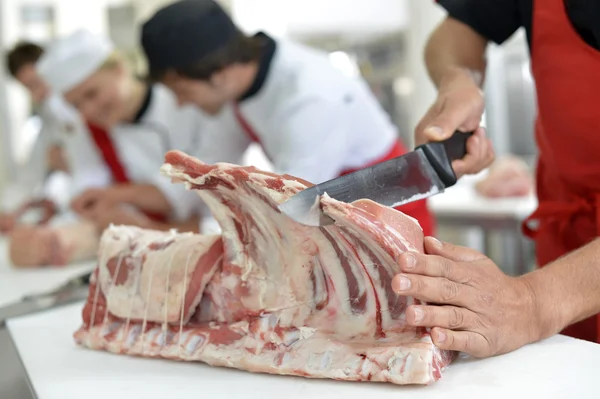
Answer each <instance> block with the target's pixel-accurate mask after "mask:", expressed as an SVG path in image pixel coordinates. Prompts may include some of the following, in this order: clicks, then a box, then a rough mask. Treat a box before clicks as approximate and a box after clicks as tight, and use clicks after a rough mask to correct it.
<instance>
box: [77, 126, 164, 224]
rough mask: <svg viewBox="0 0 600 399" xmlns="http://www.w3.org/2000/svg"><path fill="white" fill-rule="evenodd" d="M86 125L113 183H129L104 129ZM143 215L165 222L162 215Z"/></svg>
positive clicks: (150, 213)
mask: <svg viewBox="0 0 600 399" xmlns="http://www.w3.org/2000/svg"><path fill="white" fill-rule="evenodd" d="M86 123H87V127H88V129H89V131H90V133H91V136H92V140H94V143H95V144H96V148H98V150H99V151H100V155H101V156H102V159H103V160H104V163H105V164H106V166H108V168H109V170H110V173H111V175H112V178H113V181H114V182H116V183H119V184H127V183H131V182H130V180H129V177H128V176H127V172H126V171H125V168H124V167H123V163H122V162H121V160H120V159H119V155H118V154H117V150H116V149H115V146H114V144H113V142H112V140H111V138H110V135H109V134H108V132H107V131H106V129H103V128H101V127H100V126H97V125H94V124H92V123H90V122H86ZM144 214H145V215H146V216H147V217H149V218H150V219H152V220H154V221H165V220H166V218H165V216H164V215H160V214H157V213H153V212H144Z"/></svg>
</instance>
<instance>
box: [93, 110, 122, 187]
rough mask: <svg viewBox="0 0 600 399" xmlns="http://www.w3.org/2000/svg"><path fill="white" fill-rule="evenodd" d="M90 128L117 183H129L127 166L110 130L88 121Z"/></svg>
mask: <svg viewBox="0 0 600 399" xmlns="http://www.w3.org/2000/svg"><path fill="white" fill-rule="evenodd" d="M87 126H88V129H89V130H90V132H91V134H92V139H93V140H94V143H96V147H97V148H98V150H99V151H100V155H102V159H103V160H104V163H105V164H106V166H108V168H109V169H110V173H111V175H112V177H113V181H114V182H116V183H129V178H128V177H127V173H126V172H125V168H124V167H123V164H122V163H121V160H120V159H119V156H118V155H117V151H116V150H115V146H114V145H113V142H112V140H111V139H110V136H109V135H108V132H107V131H106V130H105V129H103V128H101V127H100V126H97V125H94V124H92V123H90V122H87Z"/></svg>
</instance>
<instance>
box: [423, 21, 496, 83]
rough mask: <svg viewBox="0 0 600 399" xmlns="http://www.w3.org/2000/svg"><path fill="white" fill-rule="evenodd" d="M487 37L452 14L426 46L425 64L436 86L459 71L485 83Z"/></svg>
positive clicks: (478, 81)
mask: <svg viewBox="0 0 600 399" xmlns="http://www.w3.org/2000/svg"><path fill="white" fill-rule="evenodd" d="M486 47H487V40H486V39H485V38H484V37H482V36H481V35H479V34H478V33H477V32H475V31H474V30H473V29H471V28H470V27H468V26H467V25H465V24H463V23H462V22H459V21H457V20H454V19H452V18H448V19H446V20H445V21H443V22H442V23H441V24H440V25H439V26H438V27H437V28H436V29H435V31H434V32H433V33H432V34H431V36H430V37H429V41H428V42H427V45H426V46H425V64H426V66H427V71H428V73H429V76H430V78H431V80H432V81H433V83H434V84H435V86H436V87H437V88H440V86H443V84H444V82H445V81H447V80H450V79H452V78H454V77H455V76H456V75H457V74H462V75H468V76H470V77H471V78H473V79H474V80H475V82H476V83H477V85H478V86H480V87H481V86H482V85H483V80H484V74H485V68H486V61H485V50H486Z"/></svg>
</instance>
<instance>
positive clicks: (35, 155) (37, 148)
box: [17, 94, 79, 206]
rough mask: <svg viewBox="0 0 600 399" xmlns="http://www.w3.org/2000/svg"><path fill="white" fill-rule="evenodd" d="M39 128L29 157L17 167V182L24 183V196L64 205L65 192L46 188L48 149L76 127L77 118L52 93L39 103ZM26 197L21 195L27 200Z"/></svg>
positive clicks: (59, 142)
mask: <svg viewBox="0 0 600 399" xmlns="http://www.w3.org/2000/svg"><path fill="white" fill-rule="evenodd" d="M39 117H40V119H41V129H40V131H39V133H38V136H37V137H36V140H35V142H34V144H33V146H32V149H31V152H30V154H29V159H28V161H27V163H26V164H25V165H23V167H22V168H19V173H18V176H17V184H20V185H23V186H24V189H25V190H26V192H27V194H26V197H28V198H31V197H45V198H50V199H52V200H53V201H54V202H55V203H57V204H59V205H62V206H64V202H65V201H64V196H63V195H59V196H58V197H57V196H56V195H54V194H55V193H53V192H52V190H50V189H49V188H48V185H47V181H48V180H47V178H48V149H49V147H50V146H51V145H53V144H59V145H60V144H62V138H63V137H64V135H65V132H67V131H72V130H74V129H75V128H76V126H77V122H78V120H79V117H78V114H77V111H75V109H73V108H72V107H70V106H69V105H68V104H67V103H66V102H65V101H64V100H62V97H61V96H59V95H57V94H51V95H50V96H49V97H48V98H47V99H46V100H45V101H44V102H43V103H42V104H41V106H40V109H39ZM26 199H27V198H23V200H26Z"/></svg>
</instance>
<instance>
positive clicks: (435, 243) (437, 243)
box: [429, 237, 442, 249]
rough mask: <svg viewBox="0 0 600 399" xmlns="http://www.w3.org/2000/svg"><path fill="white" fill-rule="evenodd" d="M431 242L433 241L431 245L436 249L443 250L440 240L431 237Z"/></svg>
mask: <svg viewBox="0 0 600 399" xmlns="http://www.w3.org/2000/svg"><path fill="white" fill-rule="evenodd" d="M429 240H431V245H432V246H433V247H434V248H435V249H442V242H441V241H440V240H438V239H437V238H435V237H429Z"/></svg>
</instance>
